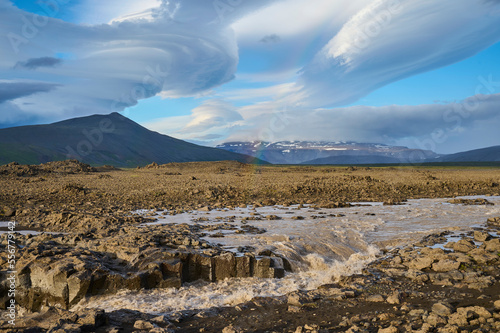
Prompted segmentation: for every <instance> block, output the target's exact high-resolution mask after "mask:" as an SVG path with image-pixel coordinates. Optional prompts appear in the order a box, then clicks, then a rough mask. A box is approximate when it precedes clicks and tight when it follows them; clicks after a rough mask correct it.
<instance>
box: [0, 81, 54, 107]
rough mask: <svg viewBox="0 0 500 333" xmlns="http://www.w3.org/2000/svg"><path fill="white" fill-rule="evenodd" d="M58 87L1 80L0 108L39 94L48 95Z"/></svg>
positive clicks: (47, 84)
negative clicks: (12, 101)
mask: <svg viewBox="0 0 500 333" xmlns="http://www.w3.org/2000/svg"><path fill="white" fill-rule="evenodd" d="M57 86H58V85H57V84H52V83H46V82H30V81H12V80H0V107H1V104H2V103H4V102H7V101H11V100H15V99H18V98H21V97H26V96H31V95H33V94H37V93H47V92H50V91H52V90H54V89H55V88H56V87H57Z"/></svg>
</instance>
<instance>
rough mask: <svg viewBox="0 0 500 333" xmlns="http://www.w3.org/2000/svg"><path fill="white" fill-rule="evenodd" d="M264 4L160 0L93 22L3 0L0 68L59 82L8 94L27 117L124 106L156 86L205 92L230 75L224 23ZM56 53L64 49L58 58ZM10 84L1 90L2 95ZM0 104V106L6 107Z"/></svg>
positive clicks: (168, 93) (170, 92) (11, 75)
mask: <svg viewBox="0 0 500 333" xmlns="http://www.w3.org/2000/svg"><path fill="white" fill-rule="evenodd" d="M263 4H266V1H263V0H257V1H252V2H245V3H242V4H241V5H239V6H229V7H228V6H226V7H223V8H216V7H214V5H213V3H212V2H211V1H210V2H202V3H200V2H199V1H194V0H185V1H182V2H181V1H166V0H164V1H162V2H158V7H156V8H152V9H151V10H149V11H147V15H146V14H145V15H142V16H141V15H138V16H137V15H136V16H133V18H132V19H129V20H122V21H119V22H114V23H111V24H100V25H93V26H90V25H79V24H74V23H69V22H64V21H62V20H59V19H55V18H52V17H50V16H56V15H55V13H54V15H49V17H47V16H39V15H37V14H31V13H27V12H24V11H22V10H20V9H18V8H16V7H14V6H13V5H12V4H11V3H10V2H9V1H7V0H0V30H1V31H2V32H5V34H6V36H7V37H8V38H4V39H1V40H0V49H2V59H1V60H0V75H2V77H4V78H7V79H9V80H11V81H16V80H18V79H19V78H23V79H25V78H29V79H31V80H40V81H44V82H47V84H51V85H53V86H58V89H50V90H47V89H45V90H44V91H45V92H46V93H47V95H46V96H44V99H43V100H38V99H36V98H34V96H33V94H26V93H24V92H23V91H24V90H22V89H21V90H20V91H19V93H17V94H16V95H15V96H11V97H12V98H16V99H17V100H16V105H18V108H19V113H20V114H24V115H25V116H26V118H29V117H32V116H33V115H37V116H42V115H45V116H46V118H48V119H51V118H53V117H54V116H57V117H60V118H69V117H73V116H78V115H87V114H94V113H110V112H113V111H121V110H123V109H125V108H126V107H129V106H133V105H136V104H137V103H138V101H139V100H140V99H144V98H149V97H152V96H155V95H158V94H161V95H162V96H164V97H183V96H197V95H200V94H206V93H207V92H210V91H211V89H213V88H214V87H217V86H220V85H222V84H224V83H226V82H228V81H230V80H232V79H233V78H234V73H235V72H236V68H237V64H238V47H237V44H236V40H235V38H234V33H233V32H232V30H231V29H230V28H229V25H230V24H231V23H232V22H233V21H234V20H236V19H238V18H239V17H241V16H242V15H245V14H246V13H248V12H249V11H251V10H253V9H255V8H258V7H259V6H262V5H263ZM53 9H54V8H53ZM54 10H55V9H54ZM57 54H64V55H67V57H65V59H64V61H60V60H57V57H56V55H57ZM55 65H57V66H55ZM34 69H36V71H34ZM15 89H17V88H16V86H15V85H13V86H12V87H11V88H8V90H7V91H5V92H3V96H4V97H3V99H4V100H7V99H9V98H10V97H9V96H10V95H11V94H10V93H9V92H10V91H12V90H15ZM9 94H10V95H9ZM4 107H5V105H4V106H2V105H0V114H1V113H6V112H8V110H7V109H4Z"/></svg>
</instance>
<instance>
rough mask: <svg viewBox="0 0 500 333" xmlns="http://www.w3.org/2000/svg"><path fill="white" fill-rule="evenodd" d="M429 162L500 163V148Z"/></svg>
mask: <svg viewBox="0 0 500 333" xmlns="http://www.w3.org/2000/svg"><path fill="white" fill-rule="evenodd" d="M429 162H500V146H493V147H488V148H482V149H474V150H469V151H465V152H461V153H456V154H451V155H446V156H442V157H440V158H438V159H434V160H430V161H429Z"/></svg>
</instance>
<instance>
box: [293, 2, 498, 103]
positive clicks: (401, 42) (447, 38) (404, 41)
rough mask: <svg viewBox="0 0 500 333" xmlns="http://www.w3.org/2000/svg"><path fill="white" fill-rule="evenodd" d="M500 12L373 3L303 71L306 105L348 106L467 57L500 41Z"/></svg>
mask: <svg viewBox="0 0 500 333" xmlns="http://www.w3.org/2000/svg"><path fill="white" fill-rule="evenodd" d="M499 14H500V6H497V5H495V4H492V3H485V2H484V1H483V0H441V1H434V0H421V1H412V0H396V1H394V0H378V1H374V2H371V3H370V4H369V5H367V6H366V7H364V8H363V9H362V10H361V11H359V12H358V13H357V14H356V15H354V16H353V17H352V18H351V19H350V20H349V21H348V22H346V23H345V24H344V26H343V27H342V29H341V30H340V31H339V32H338V33H337V34H336V35H335V37H334V38H332V39H331V40H330V42H329V43H328V44H327V45H326V46H325V47H324V48H323V49H322V50H321V51H320V52H319V53H318V54H317V55H316V57H315V59H314V60H313V61H312V62H311V63H310V64H308V65H307V66H305V68H304V69H303V71H302V76H301V77H300V78H299V80H298V85H299V86H302V87H303V92H304V94H305V95H306V96H307V98H306V100H305V101H304V105H309V106H315V107H319V106H339V105H345V104H348V103H351V102H354V101H356V100H357V99H359V98H360V97H362V96H364V95H366V94H368V93H370V92H371V91H373V90H375V89H377V88H379V87H381V86H383V85H386V84H388V83H391V82H394V81H397V80H400V79H402V78H406V77H409V76H412V75H415V74H418V73H422V72H426V71H429V70H432V69H436V68H439V67H443V66H446V65H450V64H453V63H455V62H458V61H460V60H463V59H466V58H468V57H470V56H472V55H474V54H476V53H478V52H479V51H481V50H483V49H485V48H487V47H488V46H491V45H493V44H494V43H496V42H498V41H499V40H500V15H499Z"/></svg>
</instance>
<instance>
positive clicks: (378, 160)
mask: <svg viewBox="0 0 500 333" xmlns="http://www.w3.org/2000/svg"><path fill="white" fill-rule="evenodd" d="M398 163H401V160H400V159H397V158H394V157H389V156H380V155H359V156H330V157H324V158H317V159H315V160H311V161H307V162H304V163H302V164H310V165H311V164H340V165H342V164H346V165H352V164H398Z"/></svg>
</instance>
